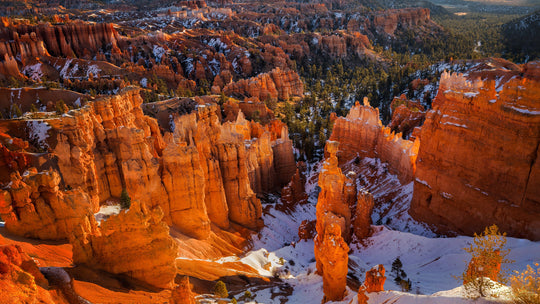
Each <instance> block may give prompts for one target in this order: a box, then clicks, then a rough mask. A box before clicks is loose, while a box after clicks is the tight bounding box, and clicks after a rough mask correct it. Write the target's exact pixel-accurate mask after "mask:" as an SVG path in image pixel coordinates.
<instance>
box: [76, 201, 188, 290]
mask: <svg viewBox="0 0 540 304" xmlns="http://www.w3.org/2000/svg"><path fill="white" fill-rule="evenodd" d="M162 218H163V212H162V211H161V209H160V208H159V207H157V208H155V209H152V210H150V209H148V208H147V207H146V205H145V204H141V203H139V202H138V201H134V202H132V204H131V207H130V208H129V210H121V211H120V213H119V214H117V215H112V216H110V217H109V218H108V219H106V220H103V221H101V222H100V223H99V225H98V223H97V222H96V220H95V218H94V217H93V216H91V217H88V218H86V220H85V221H83V222H82V223H81V225H80V226H79V227H76V228H75V229H74V230H73V234H72V235H71V238H70V243H71V244H72V245H73V261H74V262H75V263H76V264H86V265H89V266H91V267H93V268H97V269H102V270H105V271H108V272H111V273H114V274H123V275H126V276H128V277H131V278H134V279H137V280H139V281H142V282H145V283H147V284H150V285H152V286H155V287H158V288H172V287H173V286H174V278H175V277H176V266H175V263H174V262H175V259H176V257H177V253H178V245H177V243H176V242H175V241H174V240H173V238H172V237H171V236H170V235H169V227H168V226H167V225H166V224H165V223H164V222H162V221H161V219H162Z"/></svg>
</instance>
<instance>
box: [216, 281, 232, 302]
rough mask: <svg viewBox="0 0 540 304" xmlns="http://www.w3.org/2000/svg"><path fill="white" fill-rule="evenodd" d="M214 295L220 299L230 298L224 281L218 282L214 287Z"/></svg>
mask: <svg viewBox="0 0 540 304" xmlns="http://www.w3.org/2000/svg"><path fill="white" fill-rule="evenodd" d="M214 295H215V296H216V297H219V298H226V297H228V296H229V292H228V291H227V285H225V283H223V281H217V283H216V285H214Z"/></svg>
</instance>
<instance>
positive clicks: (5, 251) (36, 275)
mask: <svg viewBox="0 0 540 304" xmlns="http://www.w3.org/2000/svg"><path fill="white" fill-rule="evenodd" d="M48 285H49V283H48V282H47V279H45V277H44V276H43V274H41V272H40V271H39V268H38V266H37V265H36V263H35V262H34V260H33V259H32V258H31V257H29V256H28V255H27V254H26V253H24V252H23V251H22V249H21V247H19V246H18V245H0V286H1V288H0V299H2V303H6V304H12V303H13V304H15V303H51V304H52V303H55V301H54V300H53V299H52V297H51V295H50V294H49V293H48V292H47V290H46V289H45V288H48Z"/></svg>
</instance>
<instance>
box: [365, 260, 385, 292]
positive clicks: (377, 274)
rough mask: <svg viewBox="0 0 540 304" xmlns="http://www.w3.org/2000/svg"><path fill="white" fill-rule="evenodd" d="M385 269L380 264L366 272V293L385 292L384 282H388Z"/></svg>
mask: <svg viewBox="0 0 540 304" xmlns="http://www.w3.org/2000/svg"><path fill="white" fill-rule="evenodd" d="M385 272H386V271H385V269H384V266H383V265H382V264H379V265H377V266H375V267H373V268H371V269H370V270H368V271H367V272H366V280H365V281H364V287H365V288H366V292H368V293H369V292H379V291H384V282H385V281H386V276H385V275H384V274H385Z"/></svg>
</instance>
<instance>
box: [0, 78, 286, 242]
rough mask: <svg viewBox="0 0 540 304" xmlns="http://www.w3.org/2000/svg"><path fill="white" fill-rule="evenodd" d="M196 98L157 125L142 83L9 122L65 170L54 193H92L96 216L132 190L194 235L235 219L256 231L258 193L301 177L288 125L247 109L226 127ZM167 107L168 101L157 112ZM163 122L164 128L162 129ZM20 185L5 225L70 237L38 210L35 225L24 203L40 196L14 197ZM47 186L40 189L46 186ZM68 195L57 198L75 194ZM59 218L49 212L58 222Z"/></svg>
mask: <svg viewBox="0 0 540 304" xmlns="http://www.w3.org/2000/svg"><path fill="white" fill-rule="evenodd" d="M197 100H198V102H199V103H198V102H194V103H190V107H191V110H189V111H188V113H185V112H181V111H179V112H177V113H181V114H177V113H175V114H174V115H173V114H171V116H170V119H169V120H168V121H165V122H163V121H162V123H163V124H164V125H161V126H160V125H159V124H158V121H157V120H155V119H153V118H151V117H149V116H145V115H144V114H143V111H142V110H141V107H140V106H141V103H142V99H141V97H140V95H139V89H137V88H133V87H130V88H126V89H124V90H123V91H122V92H121V93H120V94H118V95H115V96H110V97H104V98H101V99H97V100H95V101H92V102H89V103H88V104H87V105H85V106H84V107H82V108H80V109H78V110H73V111H69V112H68V114H66V115H62V116H58V115H53V116H52V117H49V118H44V119H39V120H17V121H5V122H4V125H5V128H6V129H7V130H6V131H7V132H8V133H9V134H14V137H19V138H29V139H30V146H32V148H34V149H38V150H39V151H41V152H43V151H45V152H48V153H42V154H37V156H36V155H35V154H32V155H33V156H32V163H35V165H36V166H37V167H39V168H38V169H39V170H40V171H42V170H45V169H54V170H56V171H58V173H59V174H57V178H56V179H55V181H56V184H55V186H56V188H55V189H57V188H58V187H60V188H61V189H75V190H70V191H71V192H65V193H79V192H81V193H83V194H85V195H86V194H88V198H87V200H86V201H88V203H87V205H88V206H87V207H88V208H87V207H85V208H86V209H88V210H90V211H89V212H96V211H97V207H98V206H99V205H100V204H103V203H105V202H107V201H108V200H111V199H112V200H114V199H118V198H119V197H120V194H121V192H122V190H123V189H126V190H127V192H128V193H129V195H130V197H131V198H132V199H133V200H137V201H140V202H143V203H145V204H147V205H148V206H149V207H152V208H153V207H155V206H160V207H161V208H162V210H163V212H164V220H165V221H166V222H167V223H168V224H169V225H172V226H173V227H175V228H177V229H178V230H179V231H180V232H181V233H183V234H185V235H188V236H190V237H194V238H197V239H207V238H208V237H209V236H210V235H211V234H212V233H213V232H212V225H213V224H215V225H216V226H217V227H219V228H221V229H229V228H231V226H230V222H234V223H235V224H239V225H241V226H244V227H247V228H250V229H256V228H259V227H261V225H262V220H261V215H262V208H261V203H260V201H259V199H258V198H257V197H256V194H257V193H265V192H269V191H274V190H277V189H279V188H280V187H282V186H283V185H285V184H286V183H287V182H288V181H289V180H290V178H291V177H292V175H293V174H294V168H295V163H294V156H293V151H292V142H291V141H290V139H288V132H287V127H286V125H284V124H283V123H281V122H272V123H270V124H268V125H266V126H262V125H260V124H258V123H253V122H250V121H247V120H246V119H245V118H244V117H243V115H242V113H241V112H240V113H239V115H238V118H237V120H236V121H234V122H226V123H224V124H223V125H222V124H221V122H220V118H219V116H218V114H219V109H220V108H219V106H218V105H217V104H212V103H208V104H207V103H205V102H206V101H205V99H197ZM174 104H175V105H176V106H178V107H185V105H184V104H182V103H180V104H176V103H174ZM169 110H170V109H169V107H168V105H166V104H164V105H162V108H161V109H157V110H156V111H157V112H160V111H169ZM184 110H185V109H184ZM158 116H159V117H161V116H163V115H158ZM160 128H162V129H163V130H167V131H166V132H165V133H164V135H162V133H161V131H160ZM171 128H172V129H171ZM169 131H171V132H169ZM7 152H9V153H8V154H9V155H11V154H10V153H15V152H11V151H9V150H8V151H7ZM9 155H8V156H9ZM28 155H30V154H28ZM14 157H16V155H15V156H14ZM11 158H13V157H11ZM6 161H9V162H10V164H15V165H17V164H18V163H17V162H15V163H13V162H14V160H9V159H8V160H6ZM23 165H24V164H23ZM13 171H16V170H15V169H13ZM278 174H279V177H278ZM15 185H18V184H12V186H13V187H12V188H11V189H9V191H10V192H9V193H8V194H6V195H4V196H3V197H5V199H3V200H2V206H3V209H2V214H3V217H7V215H9V214H14V216H10V220H9V221H8V220H6V227H7V228H8V229H10V230H11V231H12V232H15V233H19V234H23V235H28V236H33V237H39V238H46V239H57V238H65V237H66V233H65V232H64V231H65V230H66V228H65V226H66V225H65V224H63V226H62V227H59V226H58V225H52V226H51V227H48V228H47V229H41V227H42V226H44V225H46V224H51V222H50V221H51V220H48V221H44V220H41V219H40V218H36V217H35V216H34V217H33V218H32V220H31V222H35V223H33V224H32V225H27V224H28V221H25V218H24V217H21V216H20V214H21V212H22V211H21V210H26V209H27V208H28V207H24V206H26V205H25V204H30V205H32V206H34V205H35V204H36V201H35V199H36V198H37V197H38V195H37V194H35V195H34V194H31V193H33V192H32V191H27V192H28V193H27V197H24V199H23V198H21V199H19V198H18V196H14V195H15V194H13V195H12V193H15V191H16V189H18V188H15ZM41 186H43V185H36V187H35V188H37V189H48V188H44V187H41ZM17 187H18V186H17ZM77 191H79V192H77ZM34 192H35V191H34ZM17 193H18V192H17ZM25 193H26V192H25ZM55 193H56V192H55ZM63 193H64V192H61V194H58V195H60V196H62V195H63V197H69V196H66V195H67V194H63ZM11 197H14V199H11ZM19 201H20V202H19ZM78 201H79V202H80V203H81V202H85V201H84V200H81V199H79V200H78ZM47 202H48V200H47ZM81 206H82V205H81V204H79V205H77V206H76V207H77V208H79V207H81ZM85 206H86V205H85ZM23 207H24V208H26V209H24V208H23ZM21 208H23V209H21ZM81 208H82V207H81ZM72 209H76V208H75V206H74V207H73V208H72ZM86 209H85V210H86ZM82 214H83V213H81V216H82ZM17 215H18V216H17ZM65 216H69V213H66V214H65ZM58 218H59V217H58V216H57V217H52V223H54V221H55V220H56V219H58ZM7 222H9V224H8V223H7ZM61 222H62V221H61ZM62 223H63V222H62ZM16 227H25V229H24V231H23V230H21V229H22V228H20V229H19V228H16ZM51 229H52V230H54V231H52V232H49V230H51Z"/></svg>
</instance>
